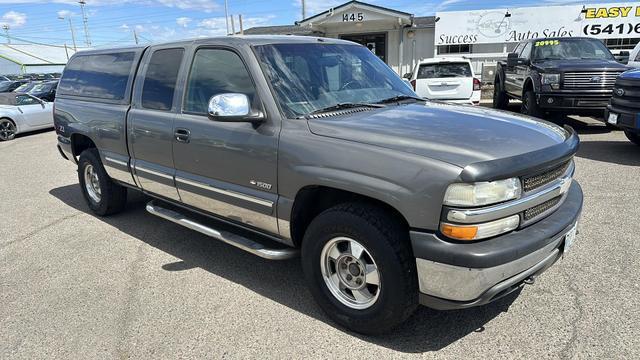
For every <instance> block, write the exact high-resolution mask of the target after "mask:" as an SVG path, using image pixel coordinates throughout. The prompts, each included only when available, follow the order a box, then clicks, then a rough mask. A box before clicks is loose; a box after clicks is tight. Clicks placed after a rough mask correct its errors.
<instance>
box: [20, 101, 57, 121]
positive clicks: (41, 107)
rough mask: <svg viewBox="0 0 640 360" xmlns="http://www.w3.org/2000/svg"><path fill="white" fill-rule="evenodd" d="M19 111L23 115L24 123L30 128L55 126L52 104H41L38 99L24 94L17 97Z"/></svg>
mask: <svg viewBox="0 0 640 360" xmlns="http://www.w3.org/2000/svg"><path fill="white" fill-rule="evenodd" d="M16 105H17V106H18V111H20V113H22V117H23V119H24V122H25V124H26V125H27V126H29V127H40V126H45V125H53V112H52V110H51V104H49V103H47V102H40V101H39V100H38V99H36V98H34V97H32V96H29V95H26V94H23V95H16Z"/></svg>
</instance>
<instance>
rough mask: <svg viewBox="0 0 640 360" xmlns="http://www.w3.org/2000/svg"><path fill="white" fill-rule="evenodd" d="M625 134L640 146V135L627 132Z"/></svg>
mask: <svg viewBox="0 0 640 360" xmlns="http://www.w3.org/2000/svg"><path fill="white" fill-rule="evenodd" d="M624 134H625V135H626V136H627V139H629V141H631V142H632V143H634V144H636V145H638V146H640V135H639V134H637V133H632V132H631V131H625V132H624Z"/></svg>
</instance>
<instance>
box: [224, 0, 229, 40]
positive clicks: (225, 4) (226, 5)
mask: <svg viewBox="0 0 640 360" xmlns="http://www.w3.org/2000/svg"><path fill="white" fill-rule="evenodd" d="M224 22H225V24H227V35H229V6H228V4H227V0H224Z"/></svg>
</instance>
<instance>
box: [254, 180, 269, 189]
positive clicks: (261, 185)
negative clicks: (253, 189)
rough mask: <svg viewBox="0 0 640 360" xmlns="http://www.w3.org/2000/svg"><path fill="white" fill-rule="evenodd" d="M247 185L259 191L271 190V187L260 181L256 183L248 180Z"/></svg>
mask: <svg viewBox="0 0 640 360" xmlns="http://www.w3.org/2000/svg"><path fill="white" fill-rule="evenodd" d="M249 184H251V185H253V186H257V187H259V188H261V189H265V190H271V187H272V185H271V184H269V183H266V182H262V181H256V180H250V181H249Z"/></svg>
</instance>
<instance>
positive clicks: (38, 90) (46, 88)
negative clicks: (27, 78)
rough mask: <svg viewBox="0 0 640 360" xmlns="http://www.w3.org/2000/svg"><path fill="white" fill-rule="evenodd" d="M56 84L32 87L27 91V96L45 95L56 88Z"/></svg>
mask: <svg viewBox="0 0 640 360" xmlns="http://www.w3.org/2000/svg"><path fill="white" fill-rule="evenodd" d="M56 85H57V84H56V83H42V84H36V85H34V86H33V87H32V88H31V89H30V90H29V91H28V93H29V94H39V93H47V92H49V91H51V90H53V88H54V87H55V86H56Z"/></svg>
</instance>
